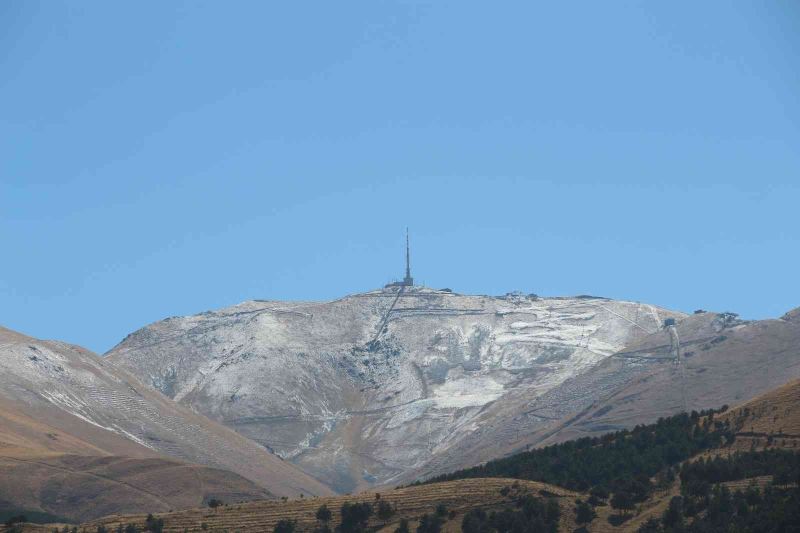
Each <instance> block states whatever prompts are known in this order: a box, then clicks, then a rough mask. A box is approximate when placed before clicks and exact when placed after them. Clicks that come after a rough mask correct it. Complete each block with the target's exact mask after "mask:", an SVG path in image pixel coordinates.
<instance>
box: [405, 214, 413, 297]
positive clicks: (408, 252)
mask: <svg viewBox="0 0 800 533" xmlns="http://www.w3.org/2000/svg"><path fill="white" fill-rule="evenodd" d="M403 285H406V286H408V287H411V286H413V285H414V278H412V277H411V245H410V244H409V240H408V227H406V277H405V278H404V279H403Z"/></svg>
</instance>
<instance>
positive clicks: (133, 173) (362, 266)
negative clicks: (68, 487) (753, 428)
mask: <svg viewBox="0 0 800 533" xmlns="http://www.w3.org/2000/svg"><path fill="white" fill-rule="evenodd" d="M799 36H800V7H798V4H797V3H796V2H794V1H784V2H779V1H775V2H730V1H720V2H713V1H710V2H688V1H686V2H659V3H656V2H549V3H547V4H545V3H537V2H498V3H496V2H491V3H487V2H466V1H464V0H459V1H452V2H450V1H437V2H429V3H422V2H376V1H374V0H370V1H363V2H280V3H279V2H243V1H236V2H201V1H192V2H186V3H182V2H177V1H170V2H161V1H145V2H105V1H97V2H93V1H82V2H59V1H56V0H50V1H45V2H34V1H27V0H26V1H19V0H17V1H15V0H8V1H4V2H1V3H0V102H2V103H0V240H1V242H2V245H1V246H0V250H1V252H0V324H3V325H5V326H7V327H10V328H13V329H17V330H20V331H23V332H26V333H28V334H31V335H34V336H37V337H44V338H58V339H63V340H67V341H70V342H74V343H78V344H82V345H85V346H87V347H89V348H91V349H93V350H95V351H98V352H103V351H105V350H107V349H109V348H110V347H111V346H113V345H114V344H116V343H117V342H118V341H119V340H121V339H122V338H123V337H124V336H125V335H126V334H127V333H129V332H131V331H133V330H135V329H137V328H139V327H141V326H143V325H145V324H147V323H149V322H152V321H155V320H158V319H161V318H164V317H167V316H172V315H180V314H190V313H196V312H201V311H204V310H207V309H214V308H218V307H222V306H225V305H230V304H234V303H237V302H240V301H242V300H246V299H250V298H275V299H331V298H336V297H339V296H342V295H344V294H347V293H353V292H359V291H363V290H369V289H372V288H376V287H378V286H381V285H382V284H384V283H385V282H387V281H389V280H390V279H391V278H396V277H399V276H401V275H402V268H403V265H402V261H403V248H402V247H403V239H404V235H403V232H404V229H405V227H406V226H410V228H411V236H412V246H413V250H412V252H413V258H412V261H413V267H414V275H415V277H416V278H417V279H418V280H419V281H422V282H424V283H425V284H427V285H429V286H433V287H451V288H453V289H454V290H457V291H459V292H464V293H481V294H503V293H505V292H507V291H512V290H522V291H525V292H536V293H539V294H542V295H569V294H582V293H588V294H597V295H604V296H608V297H614V298H624V299H630V300H639V301H645V302H651V303H656V304H659V305H662V306H666V307H671V308H675V309H680V310H685V311H692V310H694V309H696V308H700V307H702V308H707V309H713V310H731V311H737V312H739V313H741V314H742V315H743V316H744V317H746V318H762V317H770V316H779V315H780V314H782V313H783V312H785V311H786V310H788V309H790V308H792V307H796V306H800V284H799V283H798V278H797V269H798V263H800V251H799V250H800V246H798V244H800V243H799V242H798V241H799V240H800V239H799V238H798V237H799V234H800V229H798V228H799V227H800V224H799V223H798V216H797V212H798V201H799V200H800V98H798V94H800V64H799V63H800V60H799V59H798V57H800V53H799V52H800V46H799V45H800V37H799Z"/></svg>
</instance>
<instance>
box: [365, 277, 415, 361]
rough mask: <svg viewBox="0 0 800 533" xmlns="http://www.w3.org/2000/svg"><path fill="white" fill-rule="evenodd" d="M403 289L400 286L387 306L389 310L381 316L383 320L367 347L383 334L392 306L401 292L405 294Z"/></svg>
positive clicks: (402, 286)
mask: <svg viewBox="0 0 800 533" xmlns="http://www.w3.org/2000/svg"><path fill="white" fill-rule="evenodd" d="M405 289H406V287H405V285H401V286H400V289H399V290H398V291H397V296H395V297H394V300H392V304H391V305H390V306H389V309H388V310H387V311H386V313H385V314H384V315H383V319H382V320H381V322H380V325H379V326H378V331H377V332H376V333H375V336H374V337H372V340H371V341H369V344H368V346H371V345H373V344H375V342H376V341H377V340H378V337H380V336H381V333H383V328H385V327H386V323H387V322H389V315H390V314H392V310H393V309H394V306H395V305H397V301H398V300H399V299H400V297H401V296H402V295H403V292H405Z"/></svg>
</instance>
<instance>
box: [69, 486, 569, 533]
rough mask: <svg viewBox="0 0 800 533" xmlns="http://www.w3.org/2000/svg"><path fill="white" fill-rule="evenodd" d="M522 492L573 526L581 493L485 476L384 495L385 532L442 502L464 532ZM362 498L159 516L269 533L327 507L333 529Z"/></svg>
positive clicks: (304, 522) (170, 527) (168, 521)
mask: <svg viewBox="0 0 800 533" xmlns="http://www.w3.org/2000/svg"><path fill="white" fill-rule="evenodd" d="M515 485H516V487H517V488H513V489H512V491H511V493H510V494H509V495H507V496H503V495H502V494H501V493H500V490H501V489H502V488H503V487H510V488H511V487H513V486H515ZM523 491H527V492H530V493H531V494H534V495H537V496H538V495H553V496H555V497H557V498H558V499H559V503H560V505H561V509H562V524H561V526H562V527H561V529H562V530H564V531H571V530H572V528H574V527H575V526H574V517H573V511H572V509H573V507H574V500H575V498H576V497H578V496H579V495H578V494H577V493H574V492H572V491H568V490H565V489H562V488H560V487H555V486H552V485H547V484H544V483H537V482H533V481H520V480H514V479H495V478H486V479H462V480H457V481H447V482H444V483H433V484H430V485H421V486H414V487H406V488H401V489H394V490H388V491H384V492H382V493H380V497H381V499H382V500H385V501H387V502H389V503H390V504H391V505H392V506H396V509H397V512H396V514H395V516H393V517H392V518H391V519H390V521H389V523H387V524H386V525H385V527H384V530H385V531H394V529H395V527H397V523H398V522H399V521H400V519H402V518H407V519H409V520H410V521H412V522H413V521H414V520H416V519H418V518H419V517H420V516H421V515H423V514H425V513H432V512H434V511H435V509H436V506H437V505H439V504H444V505H446V506H447V509H448V512H449V511H454V512H455V516H454V517H453V518H452V519H450V520H449V521H448V523H447V526H446V528H445V531H460V529H461V528H460V524H461V518H462V517H463V514H464V513H465V512H466V511H468V510H469V509H472V508H474V507H478V506H483V507H486V508H491V507H493V506H499V505H502V504H504V503H505V504H508V503H511V502H512V498H514V497H515V496H517V495H518V494H520V493H521V492H523ZM362 501H369V502H373V503H375V502H376V493H375V492H365V493H361V494H357V495H353V496H336V497H325V498H305V499H294V500H289V501H287V502H282V501H261V502H250V503H245V504H241V505H231V506H228V507H222V508H219V509H217V510H216V511H214V510H211V509H208V508H206V509H192V510H189V511H181V512H175V513H166V514H159V515H158V516H159V517H161V518H163V519H164V522H165V531H168V532H184V531H192V532H196V531H203V530H204V529H203V524H205V526H206V528H207V530H208V531H218V532H219V531H225V530H227V531H237V530H238V531H263V532H271V531H272V529H273V527H274V526H275V524H276V523H277V522H278V521H279V520H281V519H284V518H287V519H293V520H297V525H298V529H299V530H301V531H310V530H312V529H313V528H314V526H316V525H317V522H316V519H315V518H314V515H315V513H316V511H317V509H319V507H320V506H321V505H323V504H324V505H327V506H328V508H329V509H331V511H332V512H333V521H332V524H331V527H334V526H335V525H336V524H337V523H338V520H339V516H338V515H339V508H340V507H341V506H342V504H343V503H344V502H351V503H355V502H362ZM512 505H513V504H512ZM144 519H145V516H142V515H138V516H124V517H107V518H105V519H100V520H96V521H93V522H91V523H88V524H84V526H85V527H86V529H87V531H93V530H95V529H96V527H97V525H99V524H104V525H106V527H109V528H116V526H117V525H118V524H120V523H125V524H127V523H131V522H133V523H138V524H141V525H143V524H144ZM383 525H384V524H382V523H381V522H380V521H379V520H378V519H377V517H375V516H373V517H372V519H371V521H370V526H383ZM412 527H413V523H412ZM412 530H413V529H412Z"/></svg>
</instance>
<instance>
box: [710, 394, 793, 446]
mask: <svg viewBox="0 0 800 533" xmlns="http://www.w3.org/2000/svg"><path fill="white" fill-rule="evenodd" d="M719 418H720V419H721V420H728V421H730V423H731V424H732V426H733V428H734V430H735V431H736V448H738V449H742V448H750V447H751V446H753V445H755V446H756V447H762V446H767V445H769V446H774V447H782V448H800V379H798V380H795V381H792V382H791V383H787V384H786V385H783V386H782V387H778V388H777V389H775V390H772V391H770V392H768V393H766V394H763V395H761V396H759V397H758V398H755V399H753V400H750V401H749V402H747V403H745V404H743V405H740V406H738V407H735V408H733V409H730V410H729V411H728V412H726V413H724V414H722V415H720V416H719Z"/></svg>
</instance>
